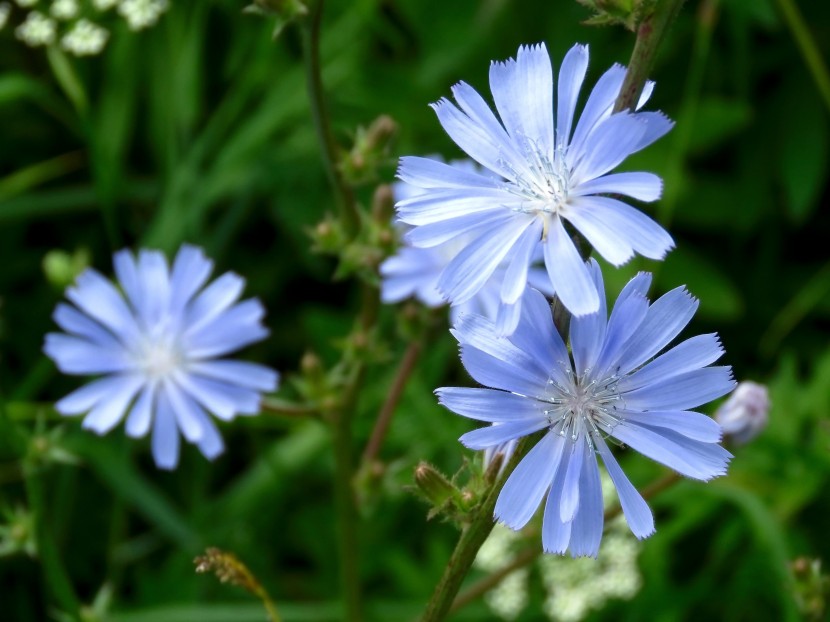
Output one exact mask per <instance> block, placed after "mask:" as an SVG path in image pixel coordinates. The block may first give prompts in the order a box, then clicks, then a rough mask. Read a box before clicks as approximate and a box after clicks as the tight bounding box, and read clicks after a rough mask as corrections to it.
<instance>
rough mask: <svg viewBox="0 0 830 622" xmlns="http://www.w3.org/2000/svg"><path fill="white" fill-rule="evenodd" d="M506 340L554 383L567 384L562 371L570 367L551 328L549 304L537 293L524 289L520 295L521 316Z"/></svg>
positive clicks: (554, 330) (564, 352) (563, 348)
mask: <svg viewBox="0 0 830 622" xmlns="http://www.w3.org/2000/svg"><path fill="white" fill-rule="evenodd" d="M510 341H512V342H513V344H514V345H515V346H516V347H517V348H519V350H521V351H522V352H526V353H527V354H528V355H529V356H530V357H532V358H533V359H534V360H535V361H536V365H537V366H538V368H539V369H541V370H546V371H547V374H548V375H549V376H550V377H551V378H553V379H554V380H555V381H556V382H558V383H559V384H566V383H568V382H569V378H568V376H567V375H566V372H565V370H566V369H567V370H569V369H570V366H571V364H570V357H569V356H568V349H567V348H566V347H565V344H564V343H563V342H562V338H561V337H560V336H559V333H558V332H557V331H556V329H555V328H554V326H553V315H552V314H551V308H550V303H549V302H548V301H547V299H545V297H544V296H542V294H540V293H539V292H538V291H536V290H533V289H530V288H528V290H527V291H526V292H525V293H524V295H523V296H522V316H521V318H519V325H518V326H517V327H516V330H515V331H514V332H513V334H512V335H511V336H510Z"/></svg>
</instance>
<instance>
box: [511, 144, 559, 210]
mask: <svg viewBox="0 0 830 622" xmlns="http://www.w3.org/2000/svg"><path fill="white" fill-rule="evenodd" d="M524 155H525V161H526V163H527V168H528V169H529V172H528V171H517V170H515V168H513V167H512V166H511V165H510V163H509V162H507V161H504V160H502V161H500V163H501V164H502V165H503V166H504V167H505V168H506V169H507V170H509V171H510V172H511V173H512V176H513V177H514V178H515V180H516V181H515V182H506V183H505V185H504V189H505V190H506V191H507V192H510V193H511V194H515V195H517V196H519V197H521V198H522V199H523V201H522V203H521V205H519V206H518V207H515V208H514V209H515V210H516V211H518V212H520V213H523V214H534V215H539V216H541V215H544V214H556V213H557V212H559V211H560V210H561V208H562V207H563V206H564V205H565V204H566V203H567V202H568V192H569V191H570V171H569V170H568V167H567V165H566V163H565V157H564V155H565V154H564V152H563V150H562V149H557V150H556V152H555V153H554V157H553V159H552V160H551V158H550V157H549V156H548V155H547V153H546V152H545V151H544V150H542V149H540V148H539V146H538V144H536V143H535V142H533V141H530V140H529V139H526V140H525V141H524Z"/></svg>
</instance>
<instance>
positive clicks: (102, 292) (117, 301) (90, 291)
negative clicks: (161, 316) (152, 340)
mask: <svg viewBox="0 0 830 622" xmlns="http://www.w3.org/2000/svg"><path fill="white" fill-rule="evenodd" d="M66 297H67V298H69V300H71V301H72V302H74V303H75V305H76V306H77V307H78V308H79V309H81V310H82V311H83V312H84V313H86V314H87V315H89V316H90V317H91V318H93V319H95V320H97V321H98V322H100V323H101V324H103V325H104V326H105V327H106V328H107V329H109V330H110V331H111V332H112V333H114V334H115V335H117V336H118V338H119V340H121V341H122V342H125V343H129V342H132V341H134V340H135V339H137V338H139V336H140V335H139V330H138V325H137V324H136V321H135V317H134V316H133V313H132V311H131V310H130V308H129V306H127V303H126V302H125V301H124V298H123V297H122V296H121V294H120V293H119V292H118V290H117V289H115V287H113V285H112V283H110V282H109V281H108V280H107V279H105V278H104V277H103V276H101V274H100V273H98V272H96V271H95V270H93V269H92V268H88V269H87V270H85V271H84V272H82V273H81V274H80V275H79V276H78V278H77V281H76V286H75V287H70V288H68V289H67V290H66Z"/></svg>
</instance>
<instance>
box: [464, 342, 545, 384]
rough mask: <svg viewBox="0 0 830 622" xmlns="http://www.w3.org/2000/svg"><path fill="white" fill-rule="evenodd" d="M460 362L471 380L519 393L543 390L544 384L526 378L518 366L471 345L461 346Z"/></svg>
mask: <svg viewBox="0 0 830 622" xmlns="http://www.w3.org/2000/svg"><path fill="white" fill-rule="evenodd" d="M461 363H462V364H463V365H464V369H466V370H467V373H469V374H470V376H472V378H473V380H475V381H476V382H478V383H479V384H482V385H484V386H486V387H492V388H494V389H501V390H503V391H511V392H514V393H519V394H521V395H528V396H536V395H537V394H541V393H543V391H544V387H545V384H544V383H543V384H541V385H540V384H539V381H538V379H528V377H527V374H526V373H525V372H524V371H523V370H522V369H521V368H520V367H516V366H514V365H512V364H510V363H506V362H504V361H502V360H500V359H498V358H496V357H494V356H490V355H489V354H485V353H484V352H482V351H481V350H479V349H478V348H474V347H472V346H461Z"/></svg>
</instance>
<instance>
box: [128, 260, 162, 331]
mask: <svg viewBox="0 0 830 622" xmlns="http://www.w3.org/2000/svg"><path fill="white" fill-rule="evenodd" d="M138 283H139V288H138V289H139V291H140V292H141V298H140V299H139V300H137V301H134V303H135V306H136V310H137V311H138V316H139V317H140V318H141V319H142V321H143V324H144V326H153V325H155V324H157V323H158V322H159V321H161V320H162V318H165V319H167V317H168V314H169V311H170V295H171V290H170V269H169V268H168V266H167V259H166V258H165V256H164V253H162V252H161V251H156V250H147V249H142V250H141V251H139V253H138Z"/></svg>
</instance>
